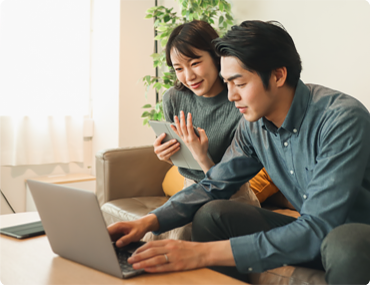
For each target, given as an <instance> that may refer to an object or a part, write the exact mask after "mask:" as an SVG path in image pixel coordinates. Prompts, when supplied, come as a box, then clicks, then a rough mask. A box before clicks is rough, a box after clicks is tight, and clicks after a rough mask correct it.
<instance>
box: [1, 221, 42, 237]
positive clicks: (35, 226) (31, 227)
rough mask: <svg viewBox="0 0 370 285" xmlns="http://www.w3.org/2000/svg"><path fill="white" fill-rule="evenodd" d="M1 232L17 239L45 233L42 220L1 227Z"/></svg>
mask: <svg viewBox="0 0 370 285" xmlns="http://www.w3.org/2000/svg"><path fill="white" fill-rule="evenodd" d="M0 233H1V234H3V235H7V236H11V237H14V238H17V239H24V238H29V237H34V236H39V235H43V234H45V231H44V227H43V226H42V223H41V221H38V222H32V223H27V224H22V225H18V226H12V227H6V228H1V229H0Z"/></svg>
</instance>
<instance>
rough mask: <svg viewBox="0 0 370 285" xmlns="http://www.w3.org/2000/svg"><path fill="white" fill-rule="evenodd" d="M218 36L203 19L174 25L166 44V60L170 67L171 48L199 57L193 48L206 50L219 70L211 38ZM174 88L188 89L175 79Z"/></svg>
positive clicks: (189, 55)
mask: <svg viewBox="0 0 370 285" xmlns="http://www.w3.org/2000/svg"><path fill="white" fill-rule="evenodd" d="M217 38H218V34H217V32H216V31H215V30H214V29H213V28H212V26H211V25H210V24H208V23H207V22H204V21H198V20H194V21H192V22H189V23H185V24H182V25H180V26H178V27H176V28H175V29H174V30H173V31H172V33H171V35H170V37H169V39H168V42H167V45H166V62H167V65H168V66H169V67H171V68H172V61H171V50H172V49H176V50H177V52H178V53H180V54H182V55H184V56H186V57H189V58H199V57H200V56H199V55H198V54H196V53H195V52H194V48H196V49H199V50H202V51H207V52H208V53H209V54H210V56H211V57H212V59H213V61H214V63H215V65H216V68H217V69H218V71H219V72H220V57H219V56H218V55H217V54H216V52H215V48H214V44H213V42H212V41H213V40H214V39H217ZM175 88H176V89H178V90H188V89H187V88H186V87H185V86H184V85H183V84H182V83H181V82H180V81H178V80H176V82H175Z"/></svg>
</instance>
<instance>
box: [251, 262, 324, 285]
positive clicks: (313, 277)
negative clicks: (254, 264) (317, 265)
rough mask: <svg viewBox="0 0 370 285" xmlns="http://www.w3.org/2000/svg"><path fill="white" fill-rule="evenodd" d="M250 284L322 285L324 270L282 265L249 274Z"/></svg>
mask: <svg viewBox="0 0 370 285" xmlns="http://www.w3.org/2000/svg"><path fill="white" fill-rule="evenodd" d="M249 282H250V283H251V284H265V285H267V284H270V285H292V284H294V285H319V284H320V285H324V284H327V283H326V281H325V272H324V271H322V270H316V269H311V268H304V267H299V266H289V265H288V266H283V267H278V268H275V269H270V270H266V271H264V272H262V273H251V274H249Z"/></svg>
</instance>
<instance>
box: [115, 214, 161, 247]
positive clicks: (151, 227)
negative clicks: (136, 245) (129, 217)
mask: <svg viewBox="0 0 370 285" xmlns="http://www.w3.org/2000/svg"><path fill="white" fill-rule="evenodd" d="M158 228H159V223H158V219H157V216H156V215H154V214H149V215H147V216H144V217H142V218H140V219H138V220H136V221H131V222H117V223H114V224H112V225H110V226H109V227H108V232H109V235H110V236H111V239H112V241H115V242H116V246H117V247H122V246H125V245H127V244H129V243H131V242H134V241H139V240H140V239H142V238H143V237H144V235H145V234H146V233H147V232H148V231H155V230H158Z"/></svg>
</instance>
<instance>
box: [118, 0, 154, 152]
mask: <svg viewBox="0 0 370 285" xmlns="http://www.w3.org/2000/svg"><path fill="white" fill-rule="evenodd" d="M153 6H154V0H140V1H137V0H121V44H120V77H119V78H120V101H119V111H120V112H119V146H120V147H129V146H138V145H151V144H152V143H153V141H154V138H155V136H154V133H153V131H152V129H151V128H150V127H148V126H147V125H146V126H143V119H142V118H141V114H142V113H143V111H144V109H142V106H144V105H145V104H148V103H150V104H152V105H153V104H155V93H154V91H153V90H151V91H150V92H148V96H147V97H148V100H147V99H146V98H145V87H144V85H143V83H142V78H143V77H144V76H146V75H155V69H154V67H153V61H152V58H151V57H150V55H151V54H152V53H153V52H154V28H153V19H145V15H146V14H145V11H146V10H148V9H149V8H150V7H153Z"/></svg>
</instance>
